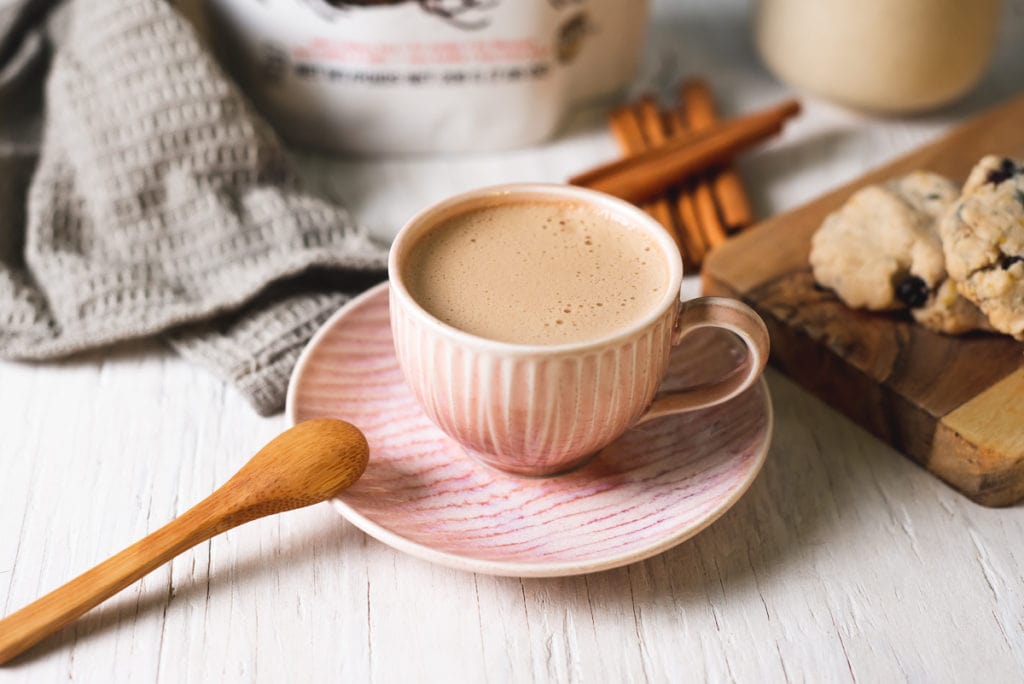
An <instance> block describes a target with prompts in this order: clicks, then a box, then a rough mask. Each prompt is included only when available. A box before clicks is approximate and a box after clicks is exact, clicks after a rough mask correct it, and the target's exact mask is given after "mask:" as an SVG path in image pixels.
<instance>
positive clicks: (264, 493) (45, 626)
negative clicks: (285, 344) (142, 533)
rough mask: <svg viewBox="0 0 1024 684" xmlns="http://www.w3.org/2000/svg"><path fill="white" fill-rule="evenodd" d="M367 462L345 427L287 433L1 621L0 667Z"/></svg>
mask: <svg viewBox="0 0 1024 684" xmlns="http://www.w3.org/2000/svg"><path fill="white" fill-rule="evenodd" d="M368 458H369V447H368V446H367V444H366V438H365V437H363V433H361V432H360V431H359V430H358V429H357V428H355V427H354V426H352V425H349V424H348V423H345V422H342V421H340V420H328V419H320V420H309V421H306V422H304V423H299V424H298V425H296V426H295V427H293V428H291V429H290V430H286V431H285V432H283V433H281V434H280V435H278V436H277V437H275V438H274V439H273V440H271V441H270V443H269V444H267V445H266V446H265V447H263V448H262V449H260V450H259V452H257V453H256V455H255V456H253V457H252V459H251V460H250V461H249V462H248V463H246V464H245V465H244V466H242V469H241V470H239V471H238V472H237V473H235V476H234V477H232V478H231V479H230V480H228V481H227V482H226V483H225V484H224V485H223V486H222V487H221V488H220V489H218V490H217V491H215V492H214V493H213V494H211V495H210V496H208V497H207V498H206V499H204V500H202V501H200V502H199V503H198V504H196V505H195V506H193V507H192V508H190V509H189V510H187V511H185V513H183V514H182V515H181V516H180V517H178V518H176V519H174V520H172V521H171V522H170V523H168V524H167V525H165V526H164V527H162V528H160V529H159V530H157V531H156V532H153V533H152V534H150V535H149V536H148V537H146V538H144V539H142V540H141V541H138V542H136V543H135V544H133V545H131V546H129V547H128V548H127V549H125V550H124V551H122V552H121V553H119V554H117V555H116V556H113V557H112V558H109V559H107V560H105V561H104V562H102V563H100V564H99V565H97V566H96V567H94V568H93V569H92V570H89V571H87V572H86V573H84V574H82V575H80V576H78V577H77V578H75V579H73V580H71V581H70V582H68V583H67V584H65V585H64V586H62V587H59V588H58V589H55V590H54V591H52V592H50V593H49V594H47V595H46V596H44V597H42V598H41V599H39V600H37V601H35V602H34V603H30V604H29V605H27V606H25V607H24V608H22V609H21V610H19V611H18V612H16V613H12V614H11V615H9V616H7V617H6V618H4V619H3V620H0V664H3V663H6V662H7V661H8V660H10V659H11V658H13V657H14V656H16V655H18V654H19V653H21V652H22V651H24V650H25V649H27V648H29V647H30V646H32V645H33V644H35V643H37V642H38V641H40V640H41V639H43V638H44V637H46V636H48V635H49V634H51V633H53V632H55V631H57V630H58V629H60V628H61V627H63V626H64V625H66V624H68V623H69V622H71V621H72V620H74V619H75V618H77V617H79V616H80V615H82V614H83V613H85V612H86V611H87V610H89V609H90V608H92V607H94V606H96V605H97V604H99V603H100V602H101V601H103V600H105V599H107V598H110V597H111V596H113V595H114V594H116V593H117V592H119V591H121V590H122V589H124V588H125V587H126V586H128V585H129V584H131V583H132V582H134V581H136V580H138V579H140V578H141V577H142V576H143V575H146V574H148V573H150V572H152V571H153V570H155V569H156V568H158V567H159V566H161V565H163V564H164V563H166V562H167V561H169V560H171V559H172V558H174V557H175V556H177V555H178V554H180V553H182V552H183V551H187V550H188V549H190V548H192V547H193V546H195V545H196V544H198V543H199V542H202V541H206V540H207V539H209V538H210V537H213V536H214V535H217V534H220V533H221V532H225V531H227V530H230V529H231V528H233V527H237V526H238V525H241V524H242V523H245V522H249V521H250V520H255V519H256V518H262V517H263V516H266V515H270V514H271V513H280V512H281V511H290V510H291V509H293V508H302V507H303V506H309V505H310V504H315V503H319V502H320V501H324V500H326V499H329V498H330V497H331V496H333V495H334V494H336V493H338V492H339V491H341V490H342V489H345V488H346V487H349V486H351V485H352V483H354V482H355V481H356V480H358V479H359V476H360V475H362V474H363V470H365V469H366V462H367V459H368Z"/></svg>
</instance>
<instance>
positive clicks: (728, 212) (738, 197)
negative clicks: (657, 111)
mask: <svg viewBox="0 0 1024 684" xmlns="http://www.w3.org/2000/svg"><path fill="white" fill-rule="evenodd" d="M679 102H680V105H681V107H682V109H683V111H685V112H686V117H687V120H688V121H689V124H690V127H691V128H693V129H694V130H696V131H700V130H704V129H706V128H710V127H711V126H712V125H714V124H715V123H718V120H719V119H718V112H717V111H716V110H715V100H714V97H713V96H712V94H711V88H709V87H708V84H707V82H706V81H705V80H704V79H700V78H694V79H690V80H689V81H687V82H686V83H684V84H683V86H682V88H680V90H679ZM710 185H711V190H712V192H713V193H714V196H715V204H717V206H718V210H719V212H720V213H721V217H722V222H723V223H724V224H725V227H726V229H727V230H729V231H730V232H731V231H735V230H739V229H741V228H746V227H747V226H749V225H750V224H751V223H753V222H754V212H753V211H752V210H751V208H750V200H749V199H748V198H747V192H746V190H745V189H744V188H743V181H742V180H740V176H739V174H738V173H737V172H736V169H734V168H732V167H730V166H727V167H725V168H723V169H721V170H720V171H718V172H716V173H715V174H714V175H713V176H712V177H711V181H710Z"/></svg>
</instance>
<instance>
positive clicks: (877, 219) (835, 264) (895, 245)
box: [810, 171, 960, 311]
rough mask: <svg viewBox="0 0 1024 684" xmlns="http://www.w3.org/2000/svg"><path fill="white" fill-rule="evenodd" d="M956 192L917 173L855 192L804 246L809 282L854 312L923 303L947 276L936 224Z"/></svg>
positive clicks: (945, 181) (949, 185) (939, 179)
mask: <svg viewBox="0 0 1024 684" xmlns="http://www.w3.org/2000/svg"><path fill="white" fill-rule="evenodd" d="M959 194H960V193H959V190H958V188H957V186H956V185H955V184H954V183H953V182H952V181H950V180H949V179H947V178H944V177H942V176H939V175H937V174H934V173H927V172H923V171H917V172H914V173H911V174H909V175H907V176H904V177H902V178H898V179H896V180H893V181H890V182H888V183H885V184H883V185H870V186H867V187H865V188H862V189H861V190H858V191H857V192H856V193H855V194H854V195H853V196H852V197H850V199H849V200H848V201H847V202H846V203H845V204H844V205H843V206H842V207H840V208H839V209H838V210H836V211H835V212H833V213H832V214H830V215H829V216H828V217H826V219H825V221H824V222H823V223H822V225H821V227H820V228H819V229H818V231H817V232H816V233H815V234H814V237H813V239H812V240H811V257H810V261H811V267H812V268H813V270H814V279H815V280H816V281H817V282H818V283H820V284H821V285H824V286H825V287H828V288H831V289H832V290H834V291H835V293H836V294H837V295H838V296H839V298H840V299H841V300H843V302H844V303H846V305H847V306H850V307H854V308H862V309H872V310H876V311H877V310H892V309H903V308H917V307H921V306H924V305H926V304H927V303H928V301H929V299H930V298H931V297H932V294H933V293H934V292H935V291H936V290H937V288H938V287H939V285H940V284H941V283H942V282H943V281H944V280H945V278H946V269H945V264H944V257H943V251H942V244H941V242H940V241H939V236H938V233H937V231H936V229H935V224H936V222H937V220H938V218H939V217H940V216H941V215H942V214H943V213H944V212H945V211H946V210H947V209H948V208H949V206H950V205H951V204H952V203H953V202H954V201H955V200H956V198H957V197H958V196H959Z"/></svg>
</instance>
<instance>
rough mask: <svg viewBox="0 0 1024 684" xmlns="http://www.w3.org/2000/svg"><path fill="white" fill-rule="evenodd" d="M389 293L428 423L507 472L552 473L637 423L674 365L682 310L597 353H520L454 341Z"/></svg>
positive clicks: (403, 357) (398, 342) (396, 331)
mask: <svg viewBox="0 0 1024 684" xmlns="http://www.w3.org/2000/svg"><path fill="white" fill-rule="evenodd" d="M407 306H408V305H407V304H405V303H403V301H402V300H401V299H400V298H399V297H392V298H391V328H392V333H393V335H394V341H395V353H396V355H397V357H398V362H399V365H400V366H401V368H402V372H403V373H404V375H405V378H406V381H407V383H408V384H409V387H410V388H411V389H412V392H413V394H414V395H415V396H416V398H417V399H418V400H419V403H420V405H421V406H422V407H423V410H424V412H425V413H426V414H427V416H429V417H430V419H431V420H432V421H433V422H434V423H435V424H436V425H437V426H438V427H440V428H441V429H442V430H443V431H444V432H446V433H447V434H448V435H449V436H450V437H452V438H453V439H455V440H456V441H457V442H459V443H460V444H461V445H462V446H463V447H464V448H465V449H466V450H467V451H468V452H470V453H471V454H472V455H473V456H475V457H476V458H478V459H479V460H481V461H483V462H484V463H486V464H488V465H491V466H494V467H496V468H499V469H501V470H505V471H509V472H514V473H521V474H525V475H548V474H552V473H557V472H561V471H564V470H566V469H569V468H572V467H573V466H575V465H577V464H579V463H581V462H582V461H585V460H586V459H587V458H588V457H590V456H591V455H592V454H594V453H595V452H597V451H598V450H600V449H601V448H602V447H604V446H607V445H608V444H609V443H611V442H612V441H613V440H614V439H615V438H616V437H618V436H619V435H621V434H622V433H623V432H625V431H626V430H627V429H628V428H629V427H630V426H631V425H633V423H635V422H636V421H637V419H638V418H639V417H640V414H641V413H643V411H644V409H645V408H646V407H647V405H648V404H649V403H650V402H651V400H652V399H653V398H654V394H655V392H656V391H657V389H658V385H659V384H660V383H661V379H662V377H663V376H664V374H665V370H666V368H667V366H668V355H669V351H670V346H671V337H672V334H671V333H672V326H673V324H674V318H675V309H674V308H670V309H669V310H667V311H666V312H665V313H664V314H663V315H662V316H661V317H660V318H659V319H658V320H657V321H656V322H655V323H654V324H653V325H649V326H647V327H646V328H645V329H643V330H641V331H639V332H638V333H637V334H636V335H635V336H630V337H629V338H628V339H625V340H622V341H619V342H615V343H610V344H608V345H605V346H603V347H600V348H597V349H589V350H581V351H579V352H572V351H563V352H558V353H552V354H543V353H541V354H533V355H523V354H517V353H515V352H502V351H500V350H497V351H496V350H494V349H492V348H491V347H490V345H486V344H477V343H472V342H466V341H464V340H460V339H457V337H456V336H454V335H451V334H450V333H448V332H447V331H445V330H443V329H441V328H440V327H439V326H434V325H430V324H429V323H427V322H426V321H425V320H423V318H422V317H420V316H417V315H415V314H414V313H412V312H410V311H408V310H406V307H407Z"/></svg>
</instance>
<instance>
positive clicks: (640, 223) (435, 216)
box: [388, 183, 683, 356]
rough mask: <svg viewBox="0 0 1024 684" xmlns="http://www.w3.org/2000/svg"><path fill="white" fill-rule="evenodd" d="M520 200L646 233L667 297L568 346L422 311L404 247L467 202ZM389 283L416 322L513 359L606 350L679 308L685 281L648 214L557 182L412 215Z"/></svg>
mask: <svg viewBox="0 0 1024 684" xmlns="http://www.w3.org/2000/svg"><path fill="white" fill-rule="evenodd" d="M516 196H523V197H524V198H528V197H533V198H538V197H539V198H542V199H549V198H553V199H556V200H571V201H574V202H577V203H580V204H584V205H587V206H594V207H599V208H601V209H603V210H604V211H607V212H608V213H610V214H612V215H613V216H615V217H617V218H621V219H623V220H624V221H626V222H627V223H629V224H630V225H633V226H636V227H638V228H641V229H642V230H645V231H646V232H647V233H648V234H649V235H650V236H651V237H653V238H654V240H655V241H656V242H657V243H658V245H659V247H661V249H662V253H663V254H664V255H665V258H666V261H667V262H668V267H669V285H668V287H667V288H666V291H665V294H664V295H663V296H662V299H661V300H660V301H659V302H658V304H657V306H655V307H654V308H653V309H652V310H651V311H649V312H648V313H647V314H646V315H644V316H642V317H640V318H638V319H636V320H635V321H634V322H633V323H632V324H631V325H629V326H627V327H625V328H622V329H620V330H616V331H615V332H613V333H611V334H609V335H605V336H603V337H598V338H594V339H591V340H583V341H580V342H567V343H564V344H550V345H545V344H520V343H515V342H503V341H500V340H492V339H489V338H486V337H480V336H479V335H474V334H473V333H469V332H466V331H465V330H460V329H458V328H456V327H454V326H451V325H449V324H447V323H445V322H444V321H442V320H440V319H439V318H437V317H435V316H433V315H432V314H430V313H429V312H427V310H426V309H424V308H423V307H422V306H420V305H419V303H418V302H417V301H416V300H415V298H413V296H412V294H411V293H410V292H409V290H408V288H406V286H405V283H404V282H403V279H402V274H401V268H400V265H401V264H400V260H402V259H404V257H405V255H406V253H407V252H408V249H409V248H410V246H411V245H412V244H414V243H415V240H416V238H418V237H419V233H420V232H421V231H422V230H426V229H425V228H423V225H424V224H428V225H433V224H435V223H436V222H437V221H438V220H440V219H442V218H445V217H447V216H449V215H452V214H454V213H455V210H457V209H459V208H461V207H462V206H463V205H466V204H471V203H475V202H479V201H484V200H487V199H492V198H497V197H512V198H514V197H516ZM388 280H389V281H390V285H391V296H392V298H396V299H398V300H401V302H402V303H403V304H404V305H405V309H406V310H407V311H409V312H410V313H411V314H412V315H414V316H415V317H416V318H417V319H418V320H419V321H420V323H422V324H424V325H427V326H429V327H430V328H433V329H434V330H435V331H437V332H440V333H442V334H444V335H446V336H448V337H450V338H452V339H454V340H456V341H458V342H459V343H460V344H463V345H471V346H474V347H476V348H477V349H482V350H486V351H490V352H495V353H501V354H504V355H512V356H533V355H545V356H550V355H553V354H561V353H567V352H571V353H579V352H586V351H590V350H594V349H599V348H604V347H608V346H611V345H614V344H616V343H620V342H623V341H625V340H628V339H630V338H632V337H635V336H637V335H639V334H641V333H642V332H643V331H644V330H646V329H647V328H649V327H651V326H652V325H654V324H655V323H656V322H657V321H658V320H659V319H661V317H662V316H664V314H665V312H666V311H667V310H668V309H669V308H670V307H672V306H676V307H678V305H679V301H680V289H681V287H682V281H683V260H682V256H681V255H680V253H679V248H678V247H677V246H676V243H675V241H674V240H673V239H672V237H671V236H670V235H669V233H668V231H666V230H665V228H664V227H662V225H661V224H660V223H658V222H657V221H655V220H654V219H653V218H651V217H650V216H648V215H647V214H646V213H644V212H643V211H642V210H641V209H639V208H638V207H636V206H634V205H632V204H630V203H628V202H626V201H624V200H621V199H619V198H617V197H613V196H612V195H608V194H606V193H603V192H599V191H597V190H591V189H589V188H582V187H577V186H573V185H563V184H560V183H503V184H500V185H491V186H487V187H483V188H478V189H475V190H469V191H467V192H462V193H459V194H457V195H453V196H451V197H448V198H447V199H444V200H442V201H440V202H437V203H434V204H431V205H430V206H428V207H427V208H425V209H423V210H421V211H419V212H418V213H416V214H415V215H414V216H413V217H412V218H410V219H409V220H408V221H407V222H406V224H405V225H404V226H402V229H401V230H399V231H398V234H397V235H396V236H395V239H394V241H393V242H392V243H391V249H390V252H389V253H388Z"/></svg>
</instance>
